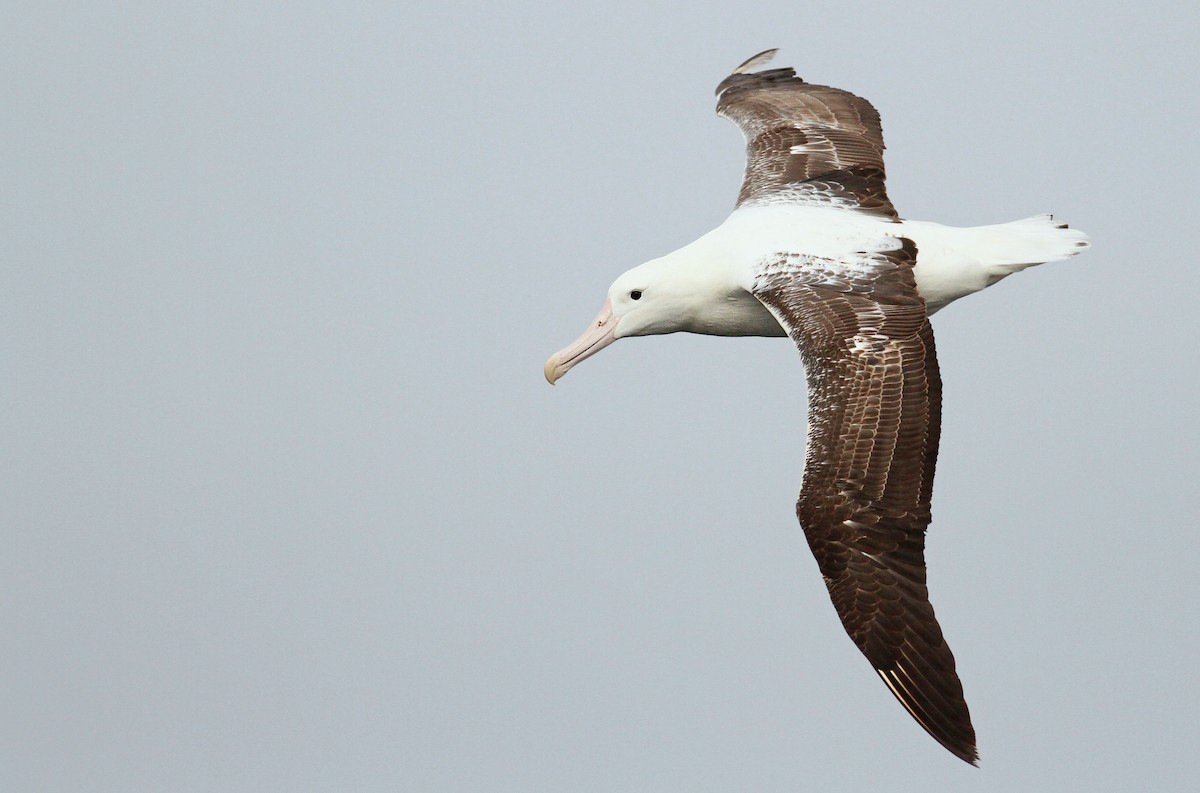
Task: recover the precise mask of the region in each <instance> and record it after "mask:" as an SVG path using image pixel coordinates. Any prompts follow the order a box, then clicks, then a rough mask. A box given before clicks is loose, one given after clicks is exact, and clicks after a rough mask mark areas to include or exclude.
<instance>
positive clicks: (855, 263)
mask: <svg viewBox="0 0 1200 793" xmlns="http://www.w3.org/2000/svg"><path fill="white" fill-rule="evenodd" d="M901 242H902V244H903V247H901V248H900V249H899V250H892V251H884V252H874V253H862V254H855V255H854V256H852V257H847V258H846V259H841V260H838V259H824V258H818V257H810V256H794V255H781V256H780V258H779V259H777V260H776V261H773V262H768V263H767V264H766V265H764V267H763V268H762V271H761V274H760V276H759V279H758V281H757V283H756V286H755V295H756V296H757V297H758V299H759V300H761V301H762V302H763V303H764V304H765V305H766V306H767V307H768V308H770V309H771V311H772V312H773V313H774V314H775V316H776V318H778V319H779V320H780V322H781V323H782V324H783V325H784V327H785V328H787V330H788V332H789V335H790V336H791V337H792V339H793V341H795V343H796V346H797V347H798V348H799V349H800V354H801V357H802V358H803V361H804V367H805V371H806V375H807V379H808V402H809V422H808V453H807V460H806V464H805V468H804V484H803V486H802V489H801V492H800V497H799V500H798V501H797V503H796V514H797V516H798V517H799V519H800V524H801V526H802V527H803V528H804V533H805V536H806V537H807V538H808V543H809V547H810V548H811V549H812V552H813V555H814V556H815V557H816V559H817V564H818V565H819V567H820V569H821V574H822V575H823V576H824V577H825V584H826V586H827V587H828V588H829V595H830V597H831V598H832V600H833V605H834V607H835V608H836V609H837V612H838V615H839V616H840V617H841V619H842V623H843V625H845V627H846V632H847V633H849V634H850V638H851V639H853V640H854V643H855V644H856V645H858V648H859V649H860V650H861V651H862V653H863V655H865V656H866V657H867V660H869V661H870V662H871V665H872V666H873V667H874V668H875V670H876V671H877V672H878V673H879V675H880V677H881V678H883V680H884V682H885V683H886V684H887V686H888V688H889V689H891V691H892V693H893V694H894V695H895V696H896V698H897V699H898V700H899V701H900V702H901V704H903V705H904V707H905V708H906V709H907V710H908V712H909V713H910V714H911V715H912V717H913V718H914V719H916V721H917V722H918V723H919V724H920V725H921V726H922V727H924V728H925V730H926V731H927V732H929V734H930V735H932V736H933V737H934V738H935V739H937V741H939V742H940V743H941V744H942V745H943V746H945V747H946V748H947V749H949V750H950V751H951V752H953V753H954V754H955V755H957V756H958V757H960V758H962V759H963V760H965V761H967V762H969V763H973V764H974V763H976V762H977V760H978V754H977V752H976V749H975V731H974V729H973V728H972V726H971V717H970V713H969V712H968V710H967V703H966V701H965V700H964V698H963V691H962V684H961V683H960V682H959V679H958V675H957V673H956V672H955V668H954V656H953V655H952V654H951V652H950V648H949V647H948V646H947V644H946V641H945V639H944V638H943V637H942V631H941V628H940V627H939V626H938V623H937V619H936V617H935V616H934V613H933V607H932V606H931V605H930V603H929V592H928V590H927V589H926V585H925V555H924V549H925V529H926V527H927V526H928V524H929V520H930V499H931V496H932V491H933V472H934V465H935V462H936V460H937V446H938V435H939V432H940V426H941V378H940V377H939V375H938V365H937V357H936V353H935V350H934V343H933V331H932V329H931V328H930V325H929V320H928V319H927V317H926V313H925V304H924V301H923V300H922V299H921V297H920V295H919V294H918V293H917V289H916V283H915V281H914V279H913V273H912V268H913V264H914V263H915V261H916V247H915V245H914V244H913V243H912V241H911V240H907V239H904V240H902V241H901Z"/></svg>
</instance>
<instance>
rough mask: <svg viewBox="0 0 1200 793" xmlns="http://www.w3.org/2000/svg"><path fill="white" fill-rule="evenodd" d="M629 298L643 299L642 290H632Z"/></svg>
mask: <svg viewBox="0 0 1200 793" xmlns="http://www.w3.org/2000/svg"><path fill="white" fill-rule="evenodd" d="M629 299H630V300H641V299H642V290H640V289H635V290H633V291H632V292H630V293H629Z"/></svg>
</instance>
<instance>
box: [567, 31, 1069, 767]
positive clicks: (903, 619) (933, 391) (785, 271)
mask: <svg viewBox="0 0 1200 793" xmlns="http://www.w3.org/2000/svg"><path fill="white" fill-rule="evenodd" d="M774 54H775V50H768V51H766V52H764V53H762V54H760V55H756V56H754V57H753V58H751V59H750V60H748V61H746V62H745V63H744V64H742V65H741V66H739V67H738V68H737V69H736V70H735V71H734V73H733V74H731V75H730V76H729V77H727V78H725V80H723V81H722V82H721V84H720V85H719V86H718V87H717V113H718V114H719V115H722V116H724V117H725V118H728V119H730V120H731V121H733V122H734V123H735V124H737V125H738V127H739V128H740V129H741V130H742V134H743V135H744V136H745V138H746V157H747V165H746V174H745V179H744V181H743V182H742V190H741V193H740V194H739V196H738V203H737V207H736V208H735V209H734V211H733V213H732V214H731V215H730V216H729V218H728V219H727V220H726V221H725V222H724V223H722V224H721V225H720V226H719V227H717V228H716V229H714V230H713V231H711V232H709V233H708V234H705V235H704V236H703V237H701V238H700V239H698V240H696V241H695V242H693V243H692V244H690V245H687V246H685V247H683V248H681V249H679V250H677V251H675V252H674V253H671V254H668V255H667V256H664V257H662V258H660V259H654V260H652V261H649V262H646V263H645V264H642V265H640V266H638V267H635V268H633V269H632V270H630V271H628V272H626V273H625V274H624V275H622V276H621V277H619V278H618V279H617V280H616V281H615V282H614V283H613V285H612V287H611V288H610V289H609V291H608V300H607V301H606V302H605V304H604V307H603V308H602V309H601V310H600V313H599V314H598V315H597V316H596V318H595V319H594V320H592V323H591V325H590V326H589V327H588V329H587V331H585V332H584V334H583V335H582V336H581V337H580V338H579V339H578V340H577V341H576V342H575V343H574V344H572V345H570V346H569V347H567V348H566V349H564V350H562V351H560V352H558V353H555V354H554V355H552V356H551V357H550V359H549V360H548V361H547V362H546V370H545V372H546V379H547V380H549V381H550V382H551V383H554V381H556V380H557V379H558V378H560V377H562V376H563V374H565V373H566V371H567V370H568V369H570V368H571V367H572V366H574V365H575V364H577V363H579V362H580V361H582V360H584V359H585V358H587V357H589V356H591V355H594V354H595V353H597V352H599V351H600V350H601V349H602V348H604V347H606V346H607V345H609V344H611V343H612V342H614V341H616V340H617V339H619V338H622V337H624V336H646V335H650V334H658V333H675V332H677V331H686V332H689V333H706V334H711V335H716V336H784V335H787V336H791V338H792V340H793V341H794V342H795V343H796V346H797V347H798V348H799V349H800V357H801V359H802V360H803V363H804V368H805V372H806V376H807V380H808V404H809V413H808V450H807V454H806V462H805V467H804V481H803V485H802V487H801V491H800V497H799V499H798V501H797V502H796V514H797V516H798V517H799V519H800V525H801V526H802V527H803V528H804V534H805V536H806V537H807V538H808V544H809V547H810V548H811V549H812V552H813V555H814V556H815V557H816V559H817V564H818V566H819V567H820V570H821V574H822V575H823V576H824V578H825V584H826V586H827V587H828V588H829V595H830V597H831V598H832V600H833V605H834V607H835V608H836V609H837V612H838V615H839V616H840V617H841V619H842V623H843V624H844V625H845V627H846V632H847V633H849V634H850V638H851V639H853V640H854V643H855V644H856V645H858V649H859V650H861V651H862V653H863V655H865V656H866V657H867V660H868V661H870V662H871V666H872V667H874V668H875V671H876V672H877V673H878V674H879V676H880V677H881V678H882V679H883V682H884V683H886V684H887V687H888V689H890V690H891V692H892V694H894V695H895V697H896V699H898V700H899V701H900V703H901V704H902V705H904V707H905V709H907V710H908V712H909V714H911V715H912V717H913V718H914V719H916V721H917V723H918V724H920V725H921V726H922V727H924V728H925V730H926V731H927V732H928V733H929V734H930V735H932V736H933V737H934V738H935V739H936V740H937V741H938V742H939V743H941V744H942V746H944V747H946V748H947V749H949V750H950V751H951V752H953V753H954V754H955V755H956V756H958V757H960V758H962V759H963V760H965V761H967V762H969V763H976V762H977V761H978V757H979V755H978V753H977V752H976V749H975V730H974V728H973V727H972V726H971V717H970V713H969V712H968V711H967V703H966V701H965V700H964V698H963V691H962V684H961V683H960V682H959V679H958V675H957V673H956V672H955V670H954V656H953V655H952V654H951V653H950V648H949V647H948V646H947V644H946V641H945V639H944V638H943V637H942V631H941V628H940V627H939V626H938V622H937V619H936V617H935V616H934V613H933V607H932V606H931V605H930V603H929V593H928V590H927V589H926V586H925V554H924V548H925V529H926V527H927V526H928V525H929V519H930V511H929V504H930V497H931V495H932V491H933V470H934V463H935V461H936V458H937V446H938V435H939V432H940V423H941V417H940V412H941V380H940V378H939V375H938V364H937V356H936V354H935V352H934V345H933V331H932V329H931V328H930V325H929V319H928V315H929V314H932V313H933V312H934V311H936V310H938V309H940V308H942V307H943V306H945V305H946V304H948V303H950V302H951V301H953V300H957V299H958V298H960V297H963V296H965V295H969V294H971V293H972V292H977V291H979V290H981V289H983V288H985V287H987V286H990V285H991V284H994V283H996V282H997V281H999V280H1000V279H1001V278H1004V277H1005V276H1007V275H1010V274H1011V273H1015V272H1017V271H1019V270H1023V269H1025V268H1026V267H1030V266H1032V265H1035V264H1039V263H1042V262H1048V261H1056V260H1060V259H1065V258H1067V257H1069V256H1072V255H1074V254H1076V253H1078V252H1079V251H1080V250H1082V249H1083V248H1085V247H1087V245H1088V241H1087V236H1086V235H1084V234H1083V233H1081V232H1079V231H1075V230H1071V229H1068V228H1067V227H1066V226H1065V225H1056V224H1054V223H1053V222H1052V219H1051V217H1050V216H1049V215H1040V216H1038V217H1033V218H1028V219H1026V220H1018V221H1015V222H1012V223H1004V224H1000V225H995V226H980V227H976V228H952V227H949V226H942V225H939V224H937V223H925V222H919V221H912V220H900V218H899V217H898V215H897V214H896V210H895V208H894V207H893V206H892V202H891V201H889V200H888V197H887V193H886V191H885V189H884V169H883V133H882V132H881V131H880V125H879V114H878V113H877V112H876V111H875V108H873V107H872V106H871V105H870V103H868V102H867V101H866V100H865V99H862V98H860V97H857V96H855V95H854V94H851V93H848V92H846V91H841V90H839V89H836V88H829V87H827V86H823V85H812V84H810V83H806V82H804V81H803V80H801V79H800V78H799V77H797V76H796V73H795V71H793V70H792V69H770V70H767V71H758V72H754V71H752V70H753V69H755V68H756V67H759V66H762V65H763V64H765V63H766V62H767V61H768V60H770V59H771V57H772V56H773V55H774Z"/></svg>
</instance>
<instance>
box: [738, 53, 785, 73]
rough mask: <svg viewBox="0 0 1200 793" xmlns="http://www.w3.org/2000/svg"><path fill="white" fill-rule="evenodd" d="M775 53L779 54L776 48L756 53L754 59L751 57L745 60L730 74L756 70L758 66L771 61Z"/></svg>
mask: <svg viewBox="0 0 1200 793" xmlns="http://www.w3.org/2000/svg"><path fill="white" fill-rule="evenodd" d="M777 52H779V48H778V47H774V48H772V49H769V50H763V51H762V52H760V53H758V54H757V55H755V56H754V57H752V58H750V59H748V60H746V61H745V62H744V63H742V65H741V66H739V67H737V68H736V69H734V70H733V71H732V72H731V74H746V73H748V72H749V71H750V70H751V69H754V68H757V67H759V66H764V65H766V64H768V63H770V62H771V59H772V58H774V57H775V54H776V53H777Z"/></svg>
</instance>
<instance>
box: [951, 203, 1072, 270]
mask: <svg viewBox="0 0 1200 793" xmlns="http://www.w3.org/2000/svg"><path fill="white" fill-rule="evenodd" d="M964 231H969V232H970V233H969V234H967V235H963V237H962V238H961V240H960V244H961V243H967V244H968V245H969V246H970V247H969V248H967V247H962V248H960V250H962V252H963V253H965V254H966V255H968V256H970V257H971V258H973V259H976V260H977V261H978V262H979V263H980V264H982V265H983V266H984V268H985V269H986V270H987V271H988V274H989V275H991V276H993V277H995V278H996V279H997V280H999V279H1000V278H1003V277H1004V276H1006V275H1009V274H1010V273H1016V272H1020V271H1021V270H1024V269H1025V268H1026V267H1032V266H1033V265H1035V264H1041V263H1042V262H1057V261H1060V260H1062V259H1068V258H1070V257H1072V256H1074V255H1075V254H1077V253H1079V252H1081V251H1083V250H1085V249H1086V248H1087V247H1088V246H1089V245H1091V242H1090V241H1089V240H1088V235H1086V234H1084V233H1083V232H1082V231H1080V230H1078V229H1072V228H1068V227H1067V224H1066V223H1055V222H1054V216H1053V215H1034V216H1033V217H1031V218H1024V219H1023V220H1014V221H1012V222H1011V223H998V224H996V225H994V226H976V227H975V228H972V229H964Z"/></svg>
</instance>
